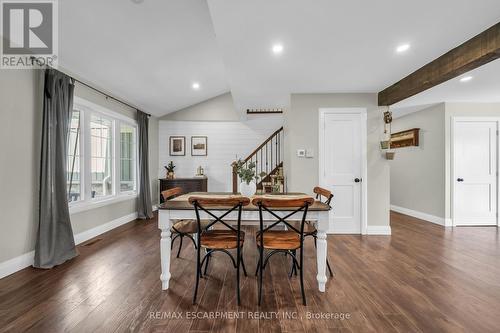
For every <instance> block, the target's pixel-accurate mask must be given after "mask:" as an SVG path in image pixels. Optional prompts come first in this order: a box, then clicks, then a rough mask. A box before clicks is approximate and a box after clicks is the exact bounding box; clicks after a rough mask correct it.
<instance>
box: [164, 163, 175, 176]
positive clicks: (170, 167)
mask: <svg viewBox="0 0 500 333" xmlns="http://www.w3.org/2000/svg"><path fill="white" fill-rule="evenodd" d="M165 169H166V170H167V179H174V178H175V172H174V169H175V165H174V162H173V161H170V163H168V165H165Z"/></svg>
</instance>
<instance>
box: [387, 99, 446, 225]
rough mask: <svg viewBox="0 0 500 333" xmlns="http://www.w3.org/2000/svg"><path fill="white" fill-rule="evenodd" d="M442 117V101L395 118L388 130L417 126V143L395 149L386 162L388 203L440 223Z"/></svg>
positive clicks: (442, 205)
mask: <svg viewBox="0 0 500 333" xmlns="http://www.w3.org/2000/svg"><path fill="white" fill-rule="evenodd" d="M444 118H445V105H444V103H442V104H438V105H435V106H431V107H429V108H427V109H424V110H422V111H419V112H415V113H411V114H409V115H405V116H403V117H398V118H395V119H394V121H393V123H392V132H393V133H396V132H399V131H404V130H408V129H411V128H420V140H419V141H420V143H419V146H418V147H405V148H398V149H395V152H396V155H395V158H394V160H393V161H391V162H390V169H391V205H392V206H395V207H394V208H395V210H398V211H399V210H400V208H403V209H406V210H408V209H409V210H412V211H415V212H417V213H423V214H427V215H431V216H432V217H435V219H434V220H435V221H436V222H437V221H440V223H441V224H444V218H445V158H444V156H445V133H444ZM403 212H404V211H403ZM432 217H431V218H432ZM428 218H429V217H428Z"/></svg>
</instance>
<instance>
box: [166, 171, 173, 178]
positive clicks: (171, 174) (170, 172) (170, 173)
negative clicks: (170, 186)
mask: <svg viewBox="0 0 500 333" xmlns="http://www.w3.org/2000/svg"><path fill="white" fill-rule="evenodd" d="M174 178H175V173H174V172H173V171H169V172H167V179H174Z"/></svg>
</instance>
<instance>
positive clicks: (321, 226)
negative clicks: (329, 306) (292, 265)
mask: <svg viewBox="0 0 500 333" xmlns="http://www.w3.org/2000/svg"><path fill="white" fill-rule="evenodd" d="M328 217H329V215H328V212H321V213H320V214H319V216H318V224H317V230H318V233H317V247H316V261H317V269H318V275H317V276H316V279H317V280H318V289H319V291H321V292H325V290H326V281H327V278H326V255H327V241H326V231H327V230H328V222H329V221H328V220H329V219H328Z"/></svg>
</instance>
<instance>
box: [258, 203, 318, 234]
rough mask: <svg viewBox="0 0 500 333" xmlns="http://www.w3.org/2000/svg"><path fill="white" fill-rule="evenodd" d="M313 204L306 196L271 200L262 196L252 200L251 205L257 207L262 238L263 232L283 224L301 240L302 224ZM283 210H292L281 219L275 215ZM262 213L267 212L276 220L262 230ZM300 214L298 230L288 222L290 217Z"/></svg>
mask: <svg viewBox="0 0 500 333" xmlns="http://www.w3.org/2000/svg"><path fill="white" fill-rule="evenodd" d="M313 203H314V199H313V198H311V197H307V196H305V197H299V198H271V197H266V196H264V197H257V198H255V199H253V200H252V204H253V205H255V206H257V207H259V217H260V236H261V237H263V233H264V232H266V231H269V230H271V229H272V228H274V227H276V226H278V225H279V224H284V225H285V226H286V227H287V228H288V230H293V231H295V232H296V233H298V234H300V236H301V238H302V237H303V235H304V223H305V221H306V217H307V210H308V208H309V206H310V205H312V204H313ZM284 208H289V209H293V211H292V212H290V213H288V214H287V215H285V216H284V217H281V216H279V215H278V214H277V213H276V211H277V210H283V209H284ZM264 212H268V213H269V214H271V215H272V216H273V217H274V218H275V219H276V221H275V222H273V223H271V224H270V225H268V226H267V227H266V228H264V216H263V213H264ZM300 212H302V216H301V223H300V230H298V229H296V228H295V227H294V226H293V225H291V224H290V223H289V221H290V218H291V217H292V216H294V215H295V214H298V213H300Z"/></svg>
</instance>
